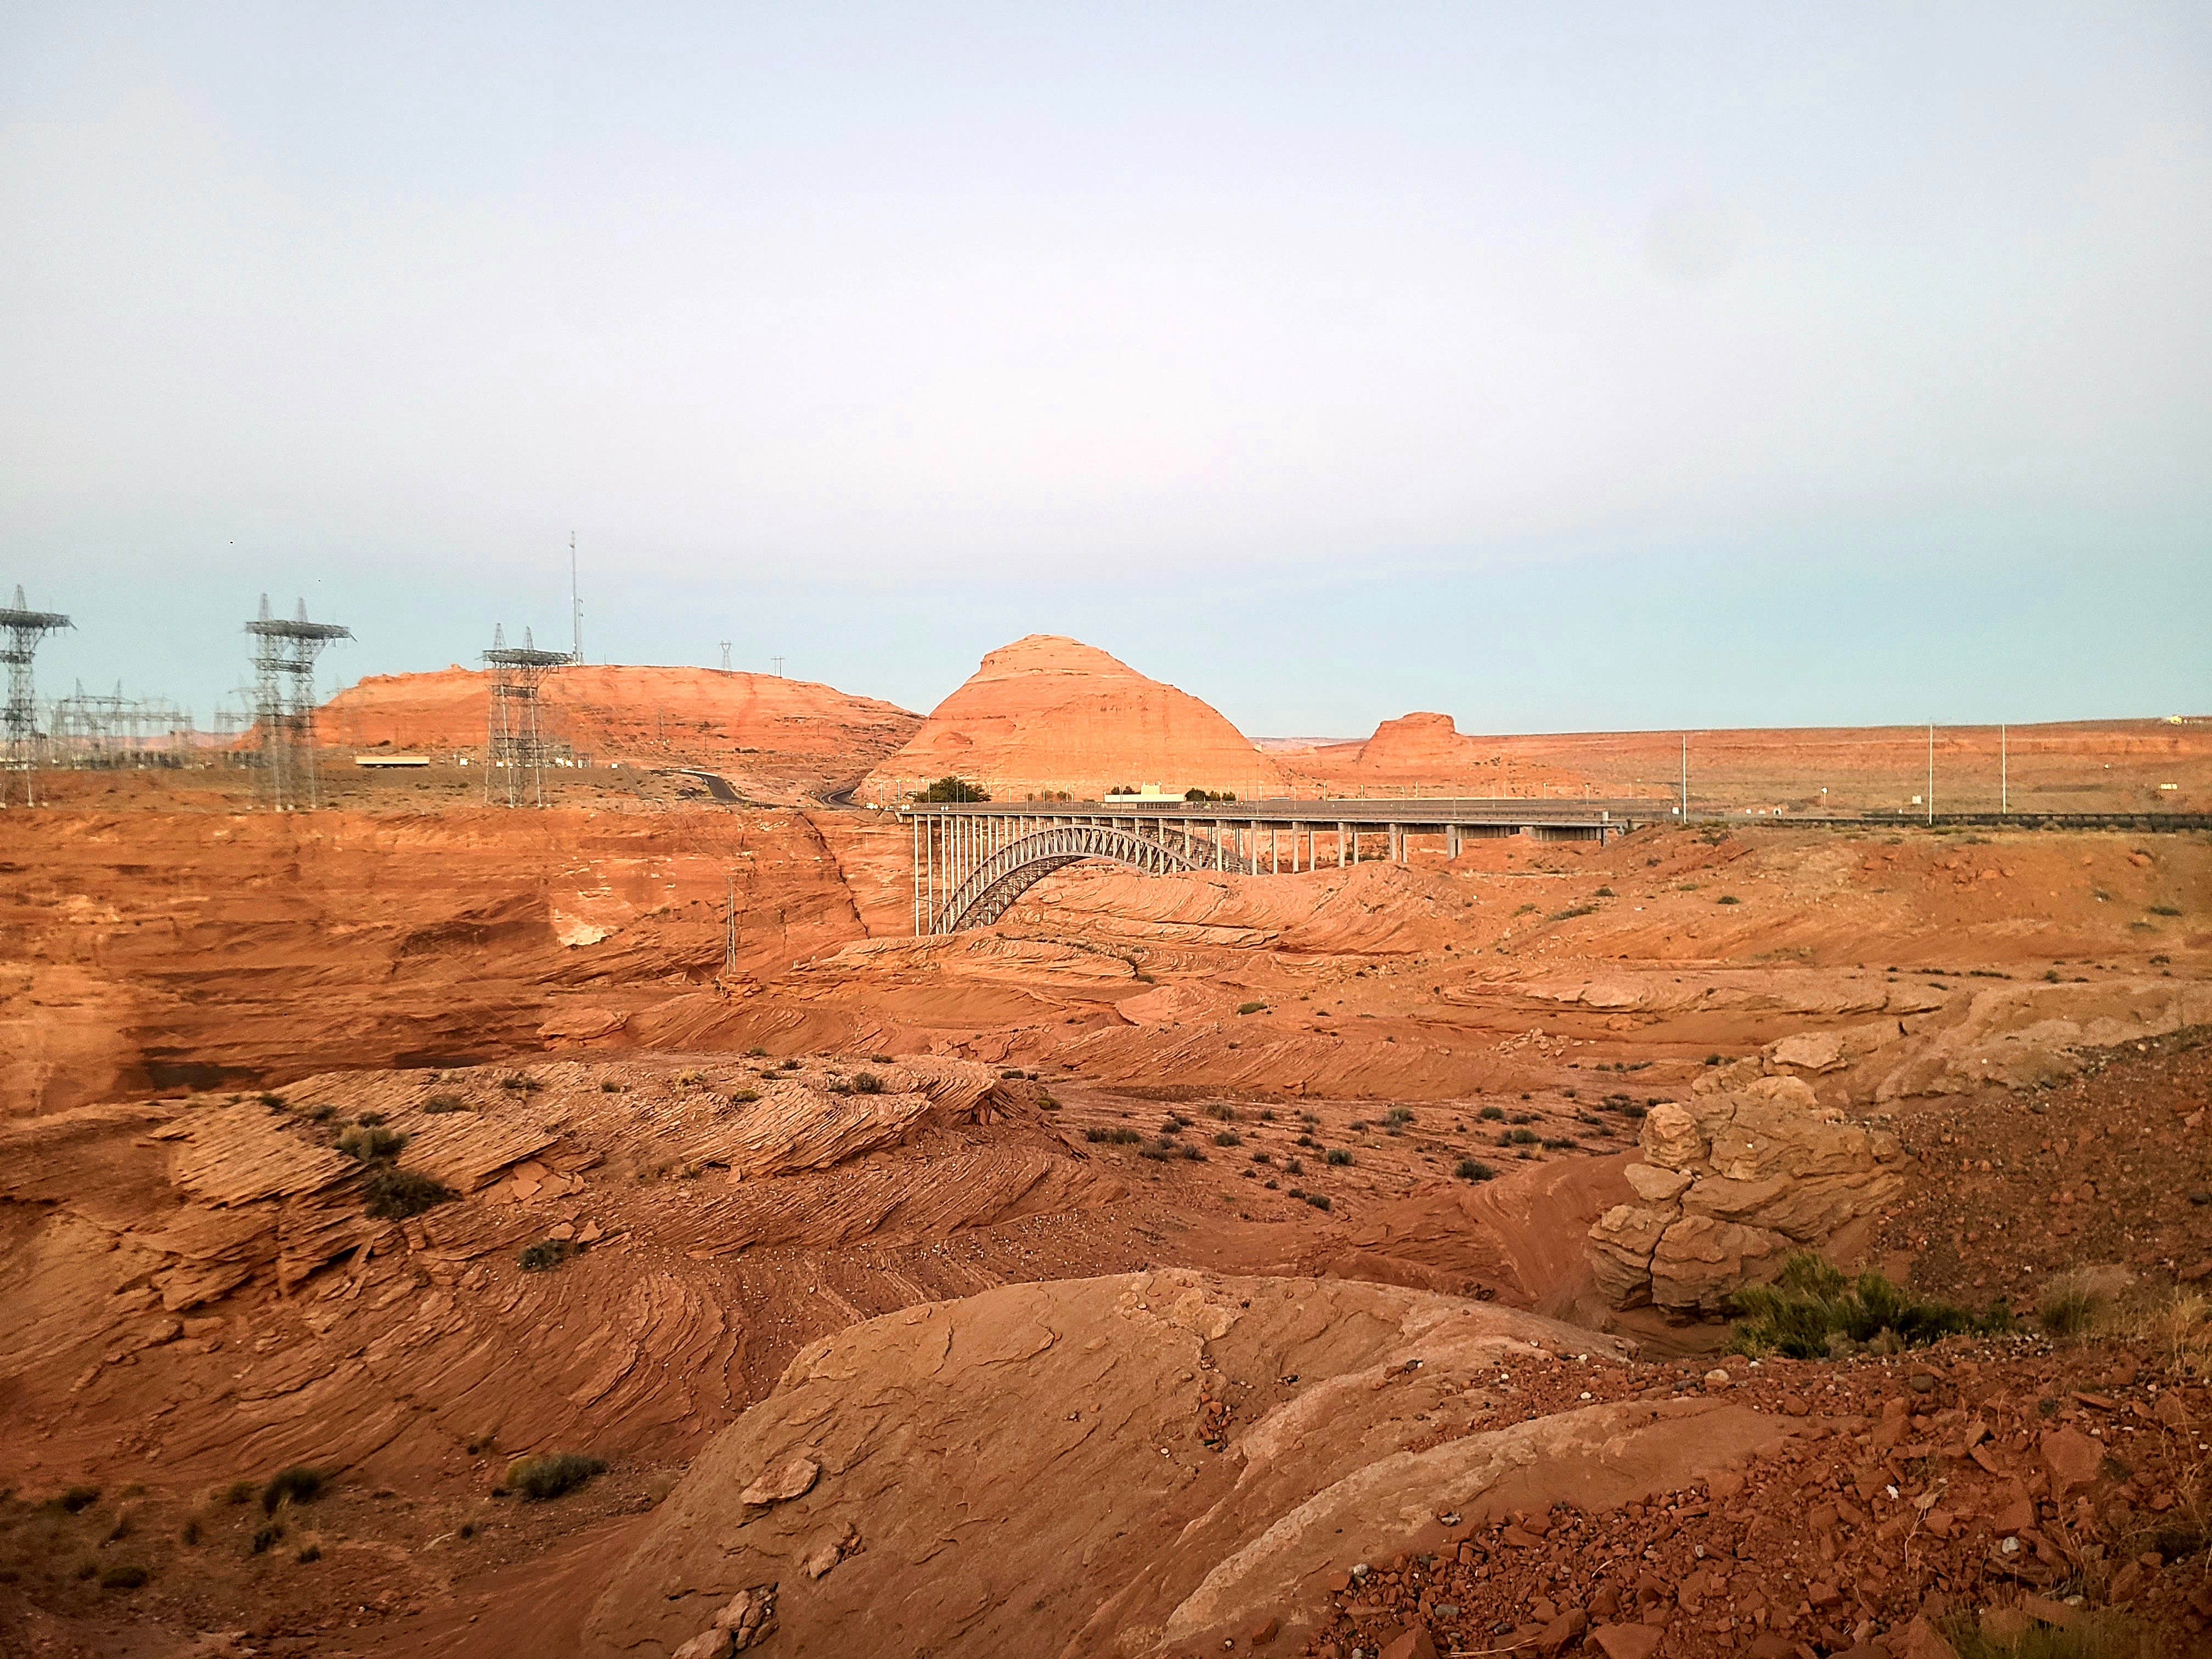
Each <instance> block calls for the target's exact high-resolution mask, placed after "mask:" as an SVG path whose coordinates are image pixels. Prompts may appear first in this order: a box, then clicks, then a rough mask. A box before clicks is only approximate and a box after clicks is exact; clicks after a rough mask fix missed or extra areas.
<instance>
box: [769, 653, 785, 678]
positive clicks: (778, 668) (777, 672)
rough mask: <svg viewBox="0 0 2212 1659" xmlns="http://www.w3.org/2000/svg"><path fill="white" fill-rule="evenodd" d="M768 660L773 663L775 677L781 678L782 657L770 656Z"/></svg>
mask: <svg viewBox="0 0 2212 1659" xmlns="http://www.w3.org/2000/svg"><path fill="white" fill-rule="evenodd" d="M769 661H770V662H772V663H774V664H775V677H776V678H778V679H781V678H783V659H782V658H781V657H770V658H769Z"/></svg>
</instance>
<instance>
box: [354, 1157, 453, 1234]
mask: <svg viewBox="0 0 2212 1659" xmlns="http://www.w3.org/2000/svg"><path fill="white" fill-rule="evenodd" d="M361 1190H362V1196H363V1197H365V1198H366V1199H368V1212H369V1214H371V1215H373V1216H374V1217H376V1218H378V1219H379V1220H382V1221H404V1220H405V1219H406V1218H408V1217H409V1216H411V1215H420V1214H422V1212H423V1211H425V1210H428V1209H434V1208H435V1207H436V1206H439V1205H441V1204H443V1203H446V1202H447V1201H448V1200H451V1199H452V1198H453V1188H451V1187H448V1186H447V1185H445V1184H444V1183H443V1182H437V1181H433V1180H432V1179H431V1178H430V1177H429V1176H426V1175H423V1174H422V1173H420V1172H419V1171H417V1170H403V1169H400V1168H399V1167H398V1165H397V1164H378V1165H377V1166H376V1168H374V1169H373V1170H370V1171H369V1172H368V1179H367V1180H366V1181H364V1182H362V1185H361Z"/></svg>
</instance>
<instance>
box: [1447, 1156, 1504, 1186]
mask: <svg viewBox="0 0 2212 1659" xmlns="http://www.w3.org/2000/svg"><path fill="white" fill-rule="evenodd" d="M1452 1173H1453V1174H1454V1175H1455V1176H1458V1177H1459V1178H1460V1179H1461V1180H1462V1181H1495V1180H1497V1179H1498V1171H1497V1170H1493V1169H1492V1168H1491V1167H1490V1166H1489V1165H1488V1164H1485V1163H1484V1162H1483V1161H1482V1160H1481V1159H1480V1158H1462V1159H1460V1161H1459V1164H1458V1165H1457V1166H1456V1167H1455V1169H1454V1170H1452Z"/></svg>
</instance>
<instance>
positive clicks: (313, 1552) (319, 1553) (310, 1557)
mask: <svg viewBox="0 0 2212 1659" xmlns="http://www.w3.org/2000/svg"><path fill="white" fill-rule="evenodd" d="M292 1559H294V1560H295V1561H297V1562H298V1563H299V1564H300V1565H301V1566H303V1567H304V1566H307V1565H308V1564H310V1563H311V1562H315V1561H319V1560H321V1559H323V1547H322V1546H321V1545H320V1544H317V1543H313V1542H312V1541H311V1542H308V1543H305V1544H302V1545H301V1546H300V1553H298V1554H297V1555H295V1556H294V1557H293V1558H292Z"/></svg>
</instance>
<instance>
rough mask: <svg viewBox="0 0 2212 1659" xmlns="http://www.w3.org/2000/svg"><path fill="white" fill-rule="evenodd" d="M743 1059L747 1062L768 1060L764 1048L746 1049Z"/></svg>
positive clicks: (766, 1051)
mask: <svg viewBox="0 0 2212 1659" xmlns="http://www.w3.org/2000/svg"><path fill="white" fill-rule="evenodd" d="M745 1058H746V1059H747V1060H766V1059H767V1058H768V1050H767V1049H765V1048H748V1049H746V1050H745Z"/></svg>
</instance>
